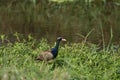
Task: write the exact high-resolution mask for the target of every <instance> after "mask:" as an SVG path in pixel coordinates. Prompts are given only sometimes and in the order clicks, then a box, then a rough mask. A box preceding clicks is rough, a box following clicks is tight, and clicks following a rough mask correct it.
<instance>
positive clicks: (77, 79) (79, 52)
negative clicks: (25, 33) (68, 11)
mask: <svg viewBox="0 0 120 80" xmlns="http://www.w3.org/2000/svg"><path fill="white" fill-rule="evenodd" d="M51 47H52V46H50V44H48V43H47V41H46V40H45V39H42V40H35V39H33V38H31V37H29V39H28V40H26V39H24V40H21V41H18V40H16V41H15V42H14V43H10V42H8V43H7V44H5V43H4V41H3V42H2V43H0V80H118V79H120V54H119V53H120V52H119V50H118V52H117V51H115V50H114V49H112V48H111V50H99V51H98V47H97V46H96V45H93V44H91V45H90V46H87V45H85V44H84V43H77V44H76V43H71V44H68V43H66V44H61V46H60V49H59V55H58V57H57V58H56V60H54V61H52V62H49V63H48V64H45V63H44V62H39V61H35V57H36V56H37V55H39V53H40V52H41V51H43V50H48V49H50V48H51Z"/></svg>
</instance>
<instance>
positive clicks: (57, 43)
mask: <svg viewBox="0 0 120 80" xmlns="http://www.w3.org/2000/svg"><path fill="white" fill-rule="evenodd" d="M59 44H60V41H56V44H55V47H54V48H55V49H57V50H58V48H59Z"/></svg>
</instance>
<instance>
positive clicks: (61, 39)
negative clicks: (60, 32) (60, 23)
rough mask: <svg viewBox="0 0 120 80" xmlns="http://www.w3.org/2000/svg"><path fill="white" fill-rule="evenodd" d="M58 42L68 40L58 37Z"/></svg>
mask: <svg viewBox="0 0 120 80" xmlns="http://www.w3.org/2000/svg"><path fill="white" fill-rule="evenodd" d="M57 41H66V39H64V38H62V37H58V38H57Z"/></svg>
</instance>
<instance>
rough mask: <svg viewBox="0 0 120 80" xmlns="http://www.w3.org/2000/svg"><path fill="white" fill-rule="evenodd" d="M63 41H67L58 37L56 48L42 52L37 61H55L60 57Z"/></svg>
mask: <svg viewBox="0 0 120 80" xmlns="http://www.w3.org/2000/svg"><path fill="white" fill-rule="evenodd" d="M61 41H66V39H64V38H63V37H58V38H57V41H56V43H55V46H54V47H53V48H52V49H51V50H49V51H44V52H41V54H40V55H39V56H38V57H37V58H36V60H39V61H50V60H53V59H55V58H56V57H57V55H58V50H59V44H60V42H61Z"/></svg>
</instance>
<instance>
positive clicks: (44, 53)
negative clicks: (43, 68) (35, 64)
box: [36, 51, 53, 61]
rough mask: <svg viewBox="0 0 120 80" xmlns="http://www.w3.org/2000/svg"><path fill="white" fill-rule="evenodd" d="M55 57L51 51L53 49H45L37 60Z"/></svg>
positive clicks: (47, 59)
mask: <svg viewBox="0 0 120 80" xmlns="http://www.w3.org/2000/svg"><path fill="white" fill-rule="evenodd" d="M51 59H53V55H52V53H51V51H45V52H42V53H41V54H40V55H39V56H38V57H37V58H36V60H40V61H49V60H51Z"/></svg>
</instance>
